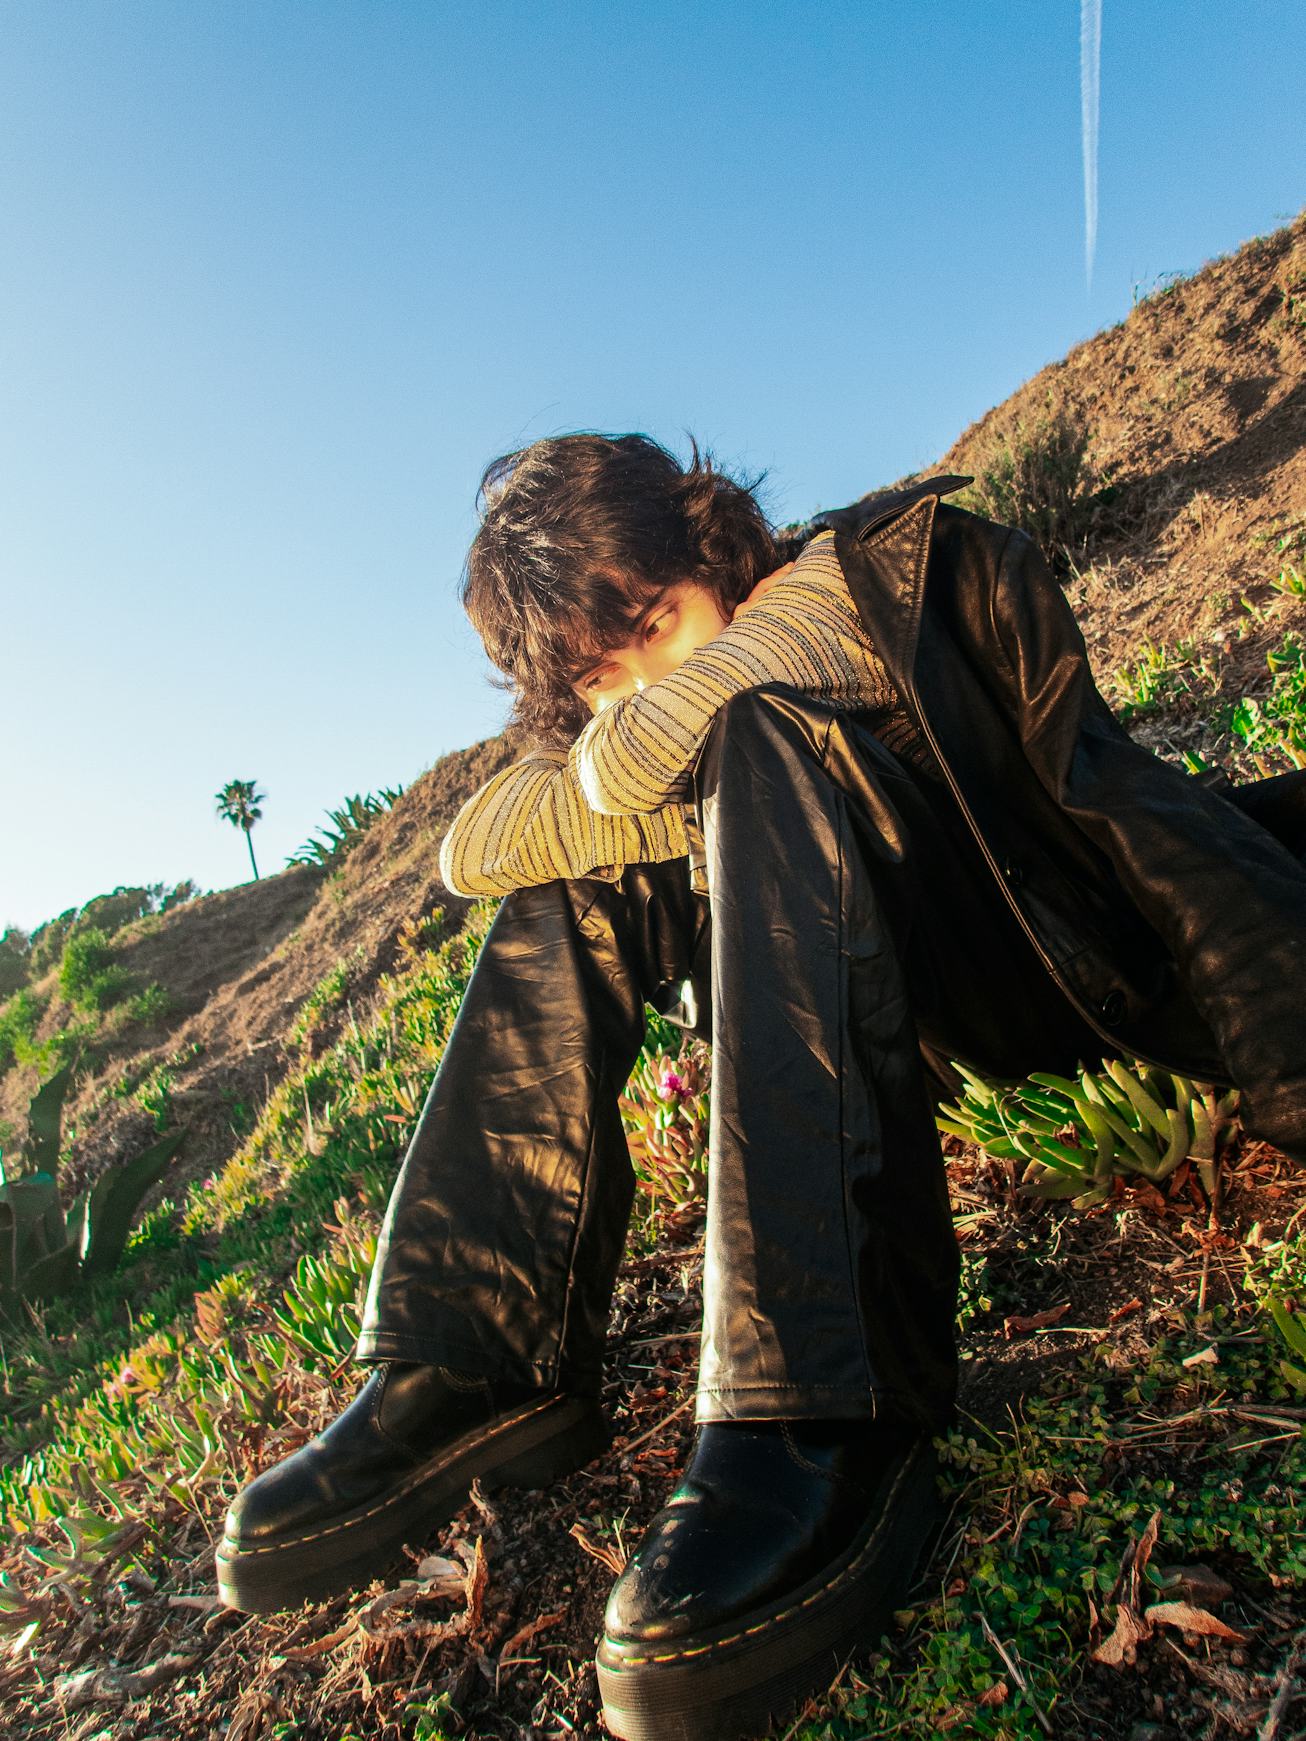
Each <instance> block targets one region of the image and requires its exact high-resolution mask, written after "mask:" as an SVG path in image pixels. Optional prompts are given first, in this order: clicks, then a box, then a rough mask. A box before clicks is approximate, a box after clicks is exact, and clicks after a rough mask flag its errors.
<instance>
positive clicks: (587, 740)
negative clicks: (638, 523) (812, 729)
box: [568, 543, 890, 816]
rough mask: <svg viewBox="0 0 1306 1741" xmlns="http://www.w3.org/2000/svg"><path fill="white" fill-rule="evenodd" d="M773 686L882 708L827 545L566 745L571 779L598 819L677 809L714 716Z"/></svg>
mask: <svg viewBox="0 0 1306 1741" xmlns="http://www.w3.org/2000/svg"><path fill="white" fill-rule="evenodd" d="M776 682H780V683H787V684H791V685H792V686H793V687H794V688H796V689H799V690H802V691H803V692H804V693H806V694H810V695H819V696H823V697H825V698H827V699H838V700H846V701H849V702H859V703H864V704H869V703H872V702H886V701H888V700H889V699H890V690H889V688H888V687H887V686H886V679H885V677H884V675H883V668H882V667H881V666H879V662H878V660H876V658H875V655H874V652H873V650H872V649H871V646H870V643H869V640H868V639H867V636H866V633H865V630H864V628H863V626H862V624H861V621H860V618H859V616H858V613H857V609H856V606H855V605H854V603H853V601H852V598H851V595H850V594H849V593H848V590H847V586H846V583H845V582H844V580H843V575H842V571H841V569H840V567H839V562H838V557H837V554H836V553H835V550H834V548H833V544H832V543H826V544H824V545H813V546H809V547H808V549H807V550H805V551H804V553H803V555H802V556H800V558H799V560H798V562H797V563H796V565H795V567H794V569H793V571H792V572H791V573H790V574H788V575H787V576H785V578H783V579H780V580H777V581H776V582H775V584H774V585H773V586H772V587H771V588H770V590H769V591H768V592H767V594H766V595H765V596H764V597H763V598H761V599H760V600H759V601H758V603H757V604H756V605H754V606H752V607H751V608H750V609H749V610H748V611H747V613H746V614H743V615H741V616H739V617H737V618H736V620H735V621H734V622H732V623H729V624H727V626H726V627H725V628H724V629H722V630H721V631H720V633H719V634H717V635H715V636H714V637H713V638H712V640H710V641H708V642H706V643H705V644H704V645H703V646H701V647H700V648H699V649H698V650H697V651H696V652H695V653H693V654H691V656H690V657H689V658H688V659H686V660H684V661H683V662H682V663H681V664H680V665H678V666H677V667H676V669H675V670H674V671H671V672H669V673H668V674H667V675H666V676H665V677H663V678H661V679H659V681H658V682H656V683H652V684H650V685H649V686H648V687H647V688H646V689H643V690H641V691H639V692H638V693H637V694H635V695H629V696H626V697H625V698H624V699H623V700H621V701H617V702H615V703H613V704H612V705H611V706H610V707H605V708H604V709H602V711H601V712H599V713H598V714H596V715H595V717H594V718H593V719H592V720H590V722H589V723H588V724H587V725H586V727H585V729H584V730H583V731H582V732H581V734H580V736H579V737H578V738H577V739H576V742H575V743H574V744H573V745H572V746H571V750H570V752H569V755H568V762H569V766H570V770H571V775H572V779H573V781H574V783H575V785H576V787H577V788H578V789H579V790H580V791H581V792H582V793H583V795H584V797H585V798H586V800H587V801H588V803H589V804H590V806H591V808H592V809H594V810H595V811H598V812H599V813H600V814H603V815H628V816H629V815H642V814H649V813H651V812H655V811H657V810H659V809H660V808H662V807H663V806H664V805H666V804H671V803H681V804H683V803H686V802H688V800H689V798H690V796H691V786H692V769H693V767H694V764H695V762H696V761H697V758H698V754H699V751H700V749H701V747H702V745H703V741H704V739H705V738H706V736H707V733H708V730H709V728H710V726H711V724H712V721H713V719H714V718H715V716H716V714H717V712H718V711H719V709H720V708H721V707H722V706H723V705H724V703H725V702H726V701H728V700H729V699H730V697H731V696H732V695H736V694H738V693H739V692H740V691H741V690H744V689H754V688H757V687H759V686H760V685H762V684H765V683H776Z"/></svg>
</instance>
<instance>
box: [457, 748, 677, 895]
mask: <svg viewBox="0 0 1306 1741" xmlns="http://www.w3.org/2000/svg"><path fill="white" fill-rule="evenodd" d="M687 852H688V843H687V840H686V833H685V816H684V811H683V809H682V807H681V806H679V805H668V806H665V807H663V808H662V809H660V810H659V811H658V812H657V813H656V814H654V815H650V816H604V815H599V814H597V813H596V812H595V811H593V810H592V809H591V808H590V806H589V805H588V804H587V803H586V801H585V797H584V794H583V793H582V792H581V791H580V790H579V788H578V787H577V785H576V783H575V780H574V777H573V775H572V772H571V769H570V767H569V765H568V758H567V752H566V751H564V750H561V749H558V750H547V749H539V750H532V751H530V752H529V753H528V754H527V755H525V756H524V757H522V758H521V759H520V760H519V761H516V762H514V763H512V765H511V766H510V767H507V768H504V769H502V770H501V771H500V772H499V773H498V774H496V775H495V776H494V778H493V779H492V780H490V781H488V782H487V783H486V784H485V785H484V786H482V787H481V789H480V790H479V791H478V792H475V793H473V795H472V796H471V797H470V798H469V799H468V800H467V802H466V803H465V804H464V805H463V807H462V809H461V810H459V812H458V814H457V815H456V816H455V817H454V819H453V822H452V823H451V824H450V826H449V828H448V830H447V832H446V834H445V836H444V839H443V841H442V842H441V844H440V877H441V880H442V881H443V883H444V885H445V887H446V888H448V889H450V890H451V891H452V892H453V893H454V894H457V895H501V894H507V893H508V892H509V891H510V890H512V889H519V888H524V887H527V886H529V885H531V884H534V883H545V882H550V881H552V879H553V878H554V877H582V876H591V877H602V878H603V879H604V880H605V881H607V882H615V881H616V880H617V878H618V877H620V875H621V873H622V871H623V870H624V869H625V867H626V865H628V864H637V863H642V862H645V861H648V860H656V859H668V858H679V857H682V856H683V855H685V854H686V853H687Z"/></svg>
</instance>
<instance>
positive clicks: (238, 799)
mask: <svg viewBox="0 0 1306 1741" xmlns="http://www.w3.org/2000/svg"><path fill="white" fill-rule="evenodd" d="M266 797H267V793H266V792H256V791H255V790H254V782H253V780H228V781H227V783H226V785H225V786H224V787H223V788H222V790H221V791H220V792H218V793H217V794H216V795H215V802H216V803H217V806H218V815H219V816H220V817H221V818H222V819H223V821H225V822H230V823H231V825H232V826H233V828H243V829H244V830H245V845H246V846H247V847H248V848H249V862H250V864H251V865H253V866H254V881H255V882H258V880H259V874H258V866H257V865H256V864H254V842H253V841H252V840H251V839H250V837H249V831H250V829H251V828H253V826H254V824H255V823H256V822H257V821H258V820H259V818H260V817H261V816H262V814H263V812H262V811H261V810H260V809H259V805H260V804H261V803H262V802H263V800H264V799H265V798H266Z"/></svg>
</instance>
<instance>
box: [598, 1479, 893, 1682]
mask: <svg viewBox="0 0 1306 1741" xmlns="http://www.w3.org/2000/svg"><path fill="white" fill-rule="evenodd" d="M916 1460H917V1459H916V1458H915V1457H911V1458H909V1459H908V1461H907V1462H906V1463H904V1464H903V1466H902V1468H901V1469H900V1470H899V1471H898V1473H897V1475H896V1476H895V1477H894V1481H893V1486H892V1487H891V1488H890V1489H889V1491H888V1494H887V1495H886V1496H885V1501H884V1511H883V1514H882V1516H881V1518H880V1521H879V1522H878V1523H877V1524H876V1526H875V1528H874V1529H873V1530H872V1531H871V1534H870V1538H869V1540H868V1541H867V1542H866V1544H865V1545H864V1546H863V1548H862V1551H861V1552H860V1553H859V1554H858V1555H857V1558H856V1559H854V1560H850V1561H849V1562H848V1564H847V1565H846V1566H845V1567H844V1568H843V1570H842V1571H841V1572H836V1573H835V1575H834V1577H833V1578H831V1579H830V1581H829V1582H828V1583H827V1584H823V1585H822V1586H821V1588H820V1589H819V1590H813V1591H812V1593H811V1595H810V1596H804V1598H803V1600H802V1601H801V1602H796V1603H795V1604H794V1605H793V1607H792V1608H784V1609H782V1610H781V1611H780V1613H779V1614H769V1615H768V1616H767V1617H766V1619H765V1620H760V1621H759V1622H758V1623H757V1625H756V1626H747V1627H745V1628H744V1630H743V1631H742V1632H736V1633H733V1634H732V1635H731V1636H730V1637H729V1638H714V1639H713V1640H712V1642H711V1643H710V1644H696V1645H692V1646H689V1647H688V1648H686V1649H685V1650H672V1651H667V1652H664V1653H663V1654H661V1655H650V1656H625V1655H623V1656H622V1657H621V1658H620V1660H619V1661H618V1662H616V1663H615V1664H609V1663H605V1664H604V1665H603V1666H604V1667H605V1668H606V1669H608V1671H609V1673H612V1674H620V1673H621V1671H622V1669H624V1668H627V1667H629V1666H630V1665H632V1664H634V1663H645V1662H683V1661H685V1660H686V1659H687V1658H689V1657H691V1656H707V1655H708V1654H709V1653H710V1652H711V1651H714V1650H724V1649H725V1648H726V1646H727V1645H728V1644H738V1643H739V1641H740V1639H741V1638H752V1637H754V1636H755V1635H756V1634H757V1633H759V1632H767V1631H769V1630H770V1628H771V1627H773V1626H779V1624H780V1622H781V1621H782V1620H788V1619H789V1617H790V1615H791V1614H798V1613H801V1611H802V1610H803V1609H804V1608H810V1607H811V1605H812V1603H813V1602H819V1601H820V1599H821V1597H822V1596H824V1595H825V1594H826V1592H827V1591H828V1590H832V1589H833V1588H834V1586H835V1585H836V1584H839V1583H842V1581H843V1580H844V1579H845V1578H848V1577H851V1576H852V1574H853V1573H854V1572H855V1571H856V1570H857V1568H858V1567H859V1566H860V1565H861V1563H862V1561H863V1560H864V1559H865V1558H866V1556H867V1555H868V1554H869V1553H870V1551H871V1549H872V1548H873V1547H874V1546H875V1543H876V1541H877V1540H878V1538H879V1535H880V1532H881V1530H883V1528H884V1526H885V1524H886V1523H887V1522H888V1521H889V1518H890V1516H891V1515H892V1506H893V1499H894V1495H895V1494H896V1493H897V1491H898V1487H899V1484H900V1483H901V1482H902V1480H903V1479H904V1477H905V1476H906V1474H907V1471H908V1470H909V1469H910V1468H911V1466H912V1464H913V1463H914V1462H916ZM604 1642H605V1643H606V1644H611V1645H612V1646H613V1647H614V1649H617V1650H620V1648H621V1646H620V1644H619V1642H618V1641H617V1640H616V1639H611V1638H608V1636H607V1634H606V1633H605V1634H604Z"/></svg>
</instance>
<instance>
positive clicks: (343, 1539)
mask: <svg viewBox="0 0 1306 1741" xmlns="http://www.w3.org/2000/svg"><path fill="white" fill-rule="evenodd" d="M608 1438H609V1433H608V1428H607V1423H606V1421H605V1420H604V1416H603V1411H602V1408H601V1406H600V1405H599V1403H598V1402H597V1401H594V1400H590V1399H586V1398H580V1397H550V1398H548V1399H547V1400H546V1401H544V1402H534V1403H527V1404H526V1405H524V1406H523V1407H522V1408H519V1409H514V1410H513V1411H512V1412H511V1413H509V1414H505V1415H502V1416H500V1417H499V1418H498V1419H497V1420H495V1421H494V1422H493V1423H492V1424H490V1425H489V1426H485V1427H479V1428H477V1429H476V1430H475V1431H474V1432H471V1433H467V1434H464V1436H463V1437H462V1438H461V1439H455V1440H453V1441H452V1442H451V1443H450V1444H448V1445H446V1446H443V1447H442V1448H441V1450H440V1451H439V1453H438V1454H437V1455H436V1456H434V1457H432V1458H431V1459H430V1460H429V1461H428V1462H426V1463H423V1464H421V1465H419V1466H418V1467H417V1468H415V1469H413V1470H411V1471H410V1472H409V1473H408V1474H407V1475H406V1476H405V1477H404V1479H403V1481H402V1482H400V1483H399V1484H398V1485H397V1486H395V1487H393V1488H391V1489H390V1491H389V1492H388V1493H386V1494H385V1495H384V1496H383V1497H382V1498H380V1499H372V1500H369V1501H368V1502H367V1503H366V1504H365V1505H361V1506H357V1507H355V1508H354V1509H353V1510H352V1511H348V1512H342V1513H341V1514H340V1516H339V1517H337V1518H335V1519H333V1520H332V1521H331V1522H330V1523H327V1524H317V1525H314V1526H313V1527H312V1528H311V1529H308V1530H305V1531H302V1532H299V1533H295V1534H290V1533H287V1534H285V1535H282V1536H278V1537H276V1538H275V1539H274V1540H270V1541H258V1542H251V1543H248V1544H242V1543H240V1542H239V1541H235V1540H232V1539H231V1538H230V1537H229V1536H225V1535H224V1537H223V1539H222V1542H221V1544H220V1546H219V1547H218V1549H217V1552H216V1553H215V1555H214V1562H215V1565H216V1569H217V1579H218V1595H219V1597H220V1599H221V1601H222V1602H223V1604H224V1605H225V1606H226V1607H228V1608H237V1609H240V1610H241V1611H242V1612H244V1613H249V1614H267V1613H273V1612H276V1611H277V1610H279V1609H284V1608H297V1607H298V1606H299V1605H300V1604H301V1603H302V1602H322V1601H325V1600H326V1599H327V1598H328V1597H329V1596H336V1595H339V1594H340V1593H341V1592H342V1591H344V1590H350V1589H357V1588H360V1587H361V1586H362V1585H364V1584H367V1583H370V1582H371V1580H372V1579H373V1578H374V1577H376V1576H377V1574H378V1573H380V1572H383V1571H385V1570H387V1569H388V1568H389V1567H390V1566H391V1565H392V1564H393V1563H394V1562H395V1561H397V1560H398V1558H399V1556H400V1553H401V1550H402V1549H403V1547H404V1546H405V1545H406V1544H407V1545H412V1546H418V1547H419V1546H421V1544H422V1543H423V1542H425V1541H426V1540H427V1539H428V1537H429V1536H430V1534H431V1532H432V1530H434V1529H437V1528H438V1527H439V1526H440V1525H441V1524H442V1523H447V1522H448V1520H449V1519H450V1518H451V1517H452V1516H453V1514H454V1513H455V1512H456V1511H458V1510H459V1509H460V1508H461V1507H462V1506H463V1505H465V1504H466V1503H467V1500H468V1497H469V1495H470V1492H471V1485H472V1482H473V1480H477V1479H479V1481H480V1482H481V1485H482V1487H483V1488H484V1489H485V1491H486V1492H487V1493H490V1492H495V1491H497V1490H498V1489H500V1488H504V1487H525V1488H533V1487H544V1486H547V1485H548V1483H549V1482H551V1481H554V1480H556V1479H558V1478H559V1477H560V1476H562V1475H569V1474H571V1473H572V1472H573V1471H574V1470H576V1469H579V1468H581V1467H582V1466H583V1465H584V1464H586V1463H588V1462H590V1461H591V1460H592V1459H593V1458H595V1457H597V1456H598V1455H599V1453H600V1452H601V1451H602V1450H603V1449H604V1447H605V1446H606V1445H607V1443H608Z"/></svg>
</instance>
